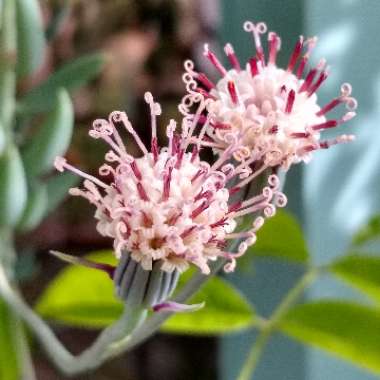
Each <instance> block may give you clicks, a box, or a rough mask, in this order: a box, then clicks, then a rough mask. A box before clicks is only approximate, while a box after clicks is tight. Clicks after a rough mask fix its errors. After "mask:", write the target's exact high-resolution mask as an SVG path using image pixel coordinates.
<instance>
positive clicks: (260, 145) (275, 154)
mask: <svg viewBox="0 0 380 380" xmlns="http://www.w3.org/2000/svg"><path fill="white" fill-rule="evenodd" d="M244 30H245V31H247V32H249V33H251V34H252V36H253V40H254V44H255V47H256V54H255V55H254V56H253V57H252V58H251V59H250V60H249V61H248V62H247V63H246V64H245V65H241V64H240V62H239V60H238V57H237V56H236V55H235V52H234V49H233V47H232V46H231V44H227V45H226V46H225V48H224V51H225V53H226V55H227V58H228V60H229V62H230V66H231V68H230V69H229V70H227V69H226V68H225V67H224V66H223V65H222V63H221V62H220V61H219V60H218V58H217V57H216V55H215V54H214V53H213V52H212V51H211V50H209V48H208V46H207V45H205V50H204V56H205V57H206V58H207V59H208V60H209V61H210V62H211V64H212V65H213V66H214V68H215V69H216V71H217V72H218V73H219V74H220V75H221V79H219V80H218V81H217V82H216V83H213V82H212V81H211V80H210V79H209V78H208V77H207V76H206V75H205V74H204V73H199V72H196V71H195V70H194V64H193V62H192V61H186V62H185V69H186V73H185V74H184V75H183V80H184V82H185V84H186V88H187V91H188V94H187V95H186V96H185V97H184V98H183V100H182V104H181V105H180V110H181V112H182V113H183V114H185V115H187V116H188V117H189V116H191V113H192V106H193V104H194V103H196V102H197V101H198V99H199V94H201V95H202V96H203V97H205V98H206V99H208V106H207V109H208V113H209V118H208V119H206V118H205V117H203V118H202V119H201V120H200V121H201V123H203V129H204V131H205V133H203V136H205V138H203V136H202V134H201V137H202V138H203V140H204V141H202V143H201V144H205V145H208V146H212V147H213V149H214V151H215V152H217V153H220V152H222V151H224V150H225V149H226V147H228V145H229V141H230V140H231V135H233V136H234V139H235V140H238V141H240V143H241V149H240V150H237V151H235V154H234V156H235V158H236V159H237V160H242V159H247V158H248V157H250V156H251V155H252V152H253V154H254V155H256V157H257V158H258V159H261V161H263V162H264V163H265V164H266V165H267V166H268V167H277V166H281V167H282V168H284V169H288V168H289V167H290V165H291V164H293V163H298V162H300V161H305V162H307V161H309V160H310V158H311V152H312V151H314V150H317V149H326V148H329V147H330V146H331V145H335V144H338V143H342V142H347V141H351V140H352V139H353V138H354V137H353V136H352V135H345V134H343V135H341V136H339V137H337V138H335V139H331V140H321V139H320V133H321V131H323V130H325V129H331V128H335V127H337V126H338V125H340V124H343V123H345V122H346V121H348V120H350V119H352V118H353V117H354V116H355V112H354V110H355V108H356V106H357V103H356V100H355V99H354V98H352V97H351V86H350V85H349V84H347V83H345V84H343V85H342V86H341V92H340V95H339V96H338V97H336V98H334V99H333V100H331V101H330V102H329V103H327V104H325V105H323V106H320V105H319V104H318V103H317V91H318V89H319V88H320V86H321V85H322V84H323V82H324V81H325V80H326V79H327V77H328V74H329V68H328V67H326V61H325V60H324V59H321V60H320V61H319V62H318V63H317V65H316V66H314V67H310V68H309V67H308V62H309V58H310V54H311V51H312V50H313V48H314V46H315V44H316V41H317V39H316V38H315V37H314V38H309V39H304V37H303V36H300V38H299V40H298V41H297V42H296V44H295V47H294V50H293V52H292V54H291V56H290V58H289V62H288V65H287V67H286V68H284V69H283V68H280V67H278V66H277V64H276V57H277V53H278V51H279V50H280V47H281V39H280V37H279V36H278V35H277V34H276V33H275V32H269V33H268V35H267V40H268V48H267V50H268V53H267V54H266V53H265V52H264V48H263V46H262V41H261V37H262V35H264V34H265V33H266V32H267V27H266V25H265V24H264V23H258V24H253V23H252V22H250V21H247V22H245V24H244ZM339 104H344V105H345V106H346V108H347V109H348V111H347V112H345V113H344V114H343V116H341V117H340V118H337V119H334V118H328V116H327V115H328V113H329V112H330V111H331V110H333V109H334V108H335V107H337V106H338V105H339Z"/></svg>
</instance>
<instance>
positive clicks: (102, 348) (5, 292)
mask: <svg viewBox="0 0 380 380" xmlns="http://www.w3.org/2000/svg"><path fill="white" fill-rule="evenodd" d="M0 295H1V296H2V297H3V298H4V300H5V301H6V302H7V303H8V305H9V306H10V307H11V308H12V309H13V310H14V311H15V312H16V313H17V314H18V315H19V316H20V317H21V318H22V319H23V320H24V322H25V323H26V324H27V325H28V326H29V327H30V328H31V329H32V331H33V332H34V334H35V336H36V337H37V338H38V340H39V341H40V342H41V344H42V345H43V347H44V349H45V351H46V353H47V355H48V356H49V357H50V359H51V360H52V362H53V363H54V365H55V366H56V367H57V368H58V369H59V370H60V371H62V372H63V373H65V374H66V375H69V376H72V375H76V374H79V373H82V372H86V371H88V370H91V369H94V368H97V367H99V366H100V365H101V364H103V363H104V362H105V361H106V360H107V359H108V358H109V357H111V356H110V353H109V351H110V346H112V344H114V343H115V342H117V341H119V340H121V339H124V338H125V336H128V335H129V334H130V333H131V331H132V330H133V329H135V328H136V327H137V326H139V325H140V324H141V322H142V321H143V320H144V319H145V317H146V313H147V311H146V310H145V309H129V310H128V309H125V311H124V313H123V315H122V316H121V318H120V319H119V320H118V321H117V322H115V323H114V324H113V325H111V326H109V327H108V328H106V329H104V330H103V331H102V332H101V333H100V335H99V336H98V338H97V339H96V341H95V342H94V343H93V344H92V345H91V347H89V348H88V349H87V350H85V351H84V352H82V353H81V354H80V355H78V356H74V355H72V354H71V353H70V352H69V351H68V350H67V349H66V348H65V347H64V346H63V345H62V343H61V342H60V341H59V340H58V339H57V337H56V336H55V335H54V333H53V332H52V330H51V329H50V327H49V326H48V325H47V324H46V323H45V322H44V321H43V320H42V319H41V318H40V317H39V316H38V315H37V314H36V313H35V312H34V311H33V310H32V309H31V308H30V307H29V306H28V305H27V304H26V303H25V302H24V300H23V299H22V298H21V297H20V296H19V295H18V294H17V293H16V292H14V291H13V289H12V287H11V285H10V283H9V281H8V279H7V277H6V274H5V271H4V269H3V268H2V267H1V266H0Z"/></svg>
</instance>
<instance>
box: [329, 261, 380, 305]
mask: <svg viewBox="0 0 380 380" xmlns="http://www.w3.org/2000/svg"><path fill="white" fill-rule="evenodd" d="M329 269H330V271H331V272H332V273H333V274H334V275H335V276H337V277H339V278H340V279H342V280H343V281H345V282H346V283H348V284H349V285H351V286H353V287H355V288H357V289H359V290H361V291H363V292H364V293H365V294H367V295H368V296H370V297H371V298H373V299H374V300H375V301H377V302H380V258H379V257H375V256H366V255H362V254H360V255H358V254H351V255H347V256H344V257H342V258H341V259H339V260H337V261H335V262H334V263H332V265H331V266H330V268H329Z"/></svg>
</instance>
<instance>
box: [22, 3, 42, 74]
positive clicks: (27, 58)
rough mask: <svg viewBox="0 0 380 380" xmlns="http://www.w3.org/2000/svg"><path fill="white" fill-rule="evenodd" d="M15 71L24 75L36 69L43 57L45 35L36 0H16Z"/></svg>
mask: <svg viewBox="0 0 380 380" xmlns="http://www.w3.org/2000/svg"><path fill="white" fill-rule="evenodd" d="M16 3H17V9H16V12H17V13H16V19H17V72H18V74H19V75H20V76H26V75H30V74H32V73H33V72H34V71H36V70H37V69H38V68H39V67H40V66H41V64H42V62H43V59H44V57H45V36H44V30H43V25H42V17H41V9H40V5H39V3H38V1H37V0H16Z"/></svg>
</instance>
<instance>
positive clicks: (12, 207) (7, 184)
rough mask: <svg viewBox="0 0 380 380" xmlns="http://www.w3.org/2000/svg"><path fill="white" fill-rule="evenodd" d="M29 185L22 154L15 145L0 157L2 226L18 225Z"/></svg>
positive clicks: (0, 216) (0, 222) (9, 147)
mask: <svg viewBox="0 0 380 380" xmlns="http://www.w3.org/2000/svg"><path fill="white" fill-rule="evenodd" d="M27 192H28V191H27V184H26V177H25V171H24V167H23V163H22V160H21V157H20V154H19V152H18V150H17V148H16V147H15V146H13V145H10V146H8V148H7V150H6V151H5V152H4V154H3V156H1V157H0V225H6V226H14V225H16V224H17V223H18V221H19V219H20V217H21V215H22V213H23V211H24V208H25V205H26V201H27Z"/></svg>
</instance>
